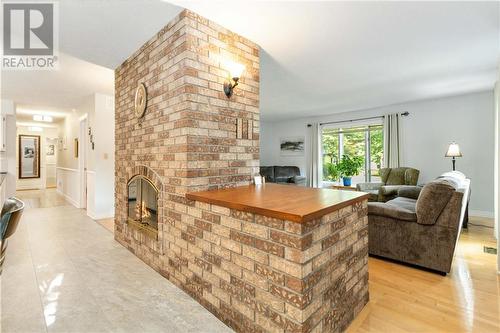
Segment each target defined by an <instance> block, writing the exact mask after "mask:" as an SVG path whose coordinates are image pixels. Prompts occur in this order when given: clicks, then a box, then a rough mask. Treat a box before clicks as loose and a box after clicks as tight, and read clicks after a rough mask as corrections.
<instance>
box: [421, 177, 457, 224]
mask: <svg viewBox="0 0 500 333" xmlns="http://www.w3.org/2000/svg"><path fill="white" fill-rule="evenodd" d="M455 186H456V184H454V183H453V182H451V181H450V180H446V179H439V178H438V179H436V180H433V181H432V182H430V183H428V184H426V185H425V186H424V188H423V189H422V191H420V195H419V197H418V200H417V204H416V213H417V222H418V223H419V224H429V225H432V224H435V223H436V221H437V219H438V217H439V215H440V214H441V212H442V211H443V209H444V207H446V205H447V204H448V202H449V201H450V198H451V196H452V195H453V193H454V192H455V190H456V187H455Z"/></svg>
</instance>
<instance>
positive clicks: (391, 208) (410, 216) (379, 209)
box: [368, 199, 417, 222]
mask: <svg viewBox="0 0 500 333" xmlns="http://www.w3.org/2000/svg"><path fill="white" fill-rule="evenodd" d="M394 200H396V199H394ZM394 200H391V201H394ZM391 201H388V202H385V203H383V202H369V203H368V214H370V215H378V216H383V217H389V218H393V219H396V220H401V221H407V222H415V221H416V220H417V215H416V214H415V210H413V211H412V210H410V209H407V208H404V207H403V206H399V205H397V204H391Z"/></svg>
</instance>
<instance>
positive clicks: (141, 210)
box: [135, 201, 151, 220]
mask: <svg viewBox="0 0 500 333" xmlns="http://www.w3.org/2000/svg"><path fill="white" fill-rule="evenodd" d="M135 215H136V216H138V217H140V219H141V220H143V219H147V218H149V217H151V213H150V212H149V210H148V209H147V208H146V203H145V202H144V201H142V202H138V203H137V204H136V206H135Z"/></svg>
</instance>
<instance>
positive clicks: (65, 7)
mask: <svg viewBox="0 0 500 333" xmlns="http://www.w3.org/2000/svg"><path fill="white" fill-rule="evenodd" d="M171 3H174V4H171ZM182 7H186V8H189V9H192V10H194V11H196V12H198V13H199V14H201V15H203V16H205V17H208V18H209V19H211V20H213V21H216V22H218V23H220V24H222V25H224V26H226V27H227V28H229V29H231V30H233V31H235V32H237V33H239V34H241V35H243V36H245V37H247V38H249V39H251V40H253V41H254V42H256V43H258V44H259V45H260V46H261V48H262V50H261V114H262V118H263V119H264V120H281V119H290V118H295V117H303V116H308V115H311V116H312V115H321V114H331V113H336V112H344V111H350V110H358V109H364V108H370V107H376V106H383V105H389V104H397V103H401V102H407V101H413V100H421V99H428V98H436V97H442V96H451V95H456V94H462V93H468V92H474V91H484V90H491V89H492V88H493V84H494V82H495V80H496V67H497V61H498V59H499V55H500V52H499V39H500V36H499V26H500V23H499V3H498V2H316V1H302V2H282V1H274V2H269V1H234V0H233V1H170V3H167V2H163V1H159V0H154V1H153V0H149V1H144V0H107V1H105V0H87V1H79V0H65V1H61V2H60V28H59V31H60V51H61V52H62V53H63V55H61V62H62V61H63V59H64V58H67V59H68V60H67V64H68V68H67V69H64V68H62V70H61V72H60V73H59V75H58V74H56V73H52V74H50V73H48V72H47V73H43V72H31V73H29V72H28V73H26V72H24V73H20V72H10V73H6V72H3V74H4V75H3V76H4V77H3V82H2V83H3V87H2V94H3V95H4V96H6V97H7V98H12V99H14V100H16V101H17V100H18V99H20V100H21V101H23V103H29V104H33V103H35V104H36V103H37V101H38V103H45V104H43V105H53V104H54V101H57V104H60V105H53V106H58V107H75V106H76V105H77V104H75V103H76V102H77V100H78V99H79V98H81V95H82V93H83V92H85V93H87V92H88V91H87V90H88V89H90V88H92V89H93V90H94V91H96V92H102V93H112V90H113V88H112V72H111V71H108V70H106V69H105V68H103V67H106V68H110V69H114V68H116V67H117V66H118V65H119V64H120V63H121V62H123V60H124V59H126V58H127V57H128V56H129V55H130V54H132V53H133V52H134V51H135V50H136V49H138V48H139V47H140V46H141V45H142V44H143V43H144V42H145V41H146V40H147V39H149V38H150V37H151V36H153V35H154V34H155V33H156V32H157V31H158V30H160V29H161V27H163V26H164V25H165V24H166V23H168V22H169V21H170V20H171V19H172V18H173V17H174V16H175V15H177V14H178V13H179V12H180V11H181V10H182ZM76 58H78V59H76ZM94 64H96V65H98V66H95V65H94ZM61 65H62V64H61ZM92 66H95V67H92ZM99 66H102V67H99ZM61 67H62V66H61ZM70 67H75V69H70ZM76 68H78V69H76ZM91 68H92V69H91ZM106 71H108V74H105V73H106ZM109 73H111V74H109ZM26 82H30V90H29V91H28V92H26V90H25V87H26V84H25V83H26ZM61 83H63V84H61ZM20 88H23V89H22V90H20ZM79 89H80V90H81V91H78V90H79ZM86 89H87V90H86ZM12 96H13V97H12ZM47 103H52V104H47ZM70 104H71V105H70Z"/></svg>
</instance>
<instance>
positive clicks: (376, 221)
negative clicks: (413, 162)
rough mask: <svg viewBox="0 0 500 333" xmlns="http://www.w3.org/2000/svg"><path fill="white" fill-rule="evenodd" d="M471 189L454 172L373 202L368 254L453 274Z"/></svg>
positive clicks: (371, 203) (466, 180) (464, 180)
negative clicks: (452, 269)
mask: <svg viewBox="0 0 500 333" xmlns="http://www.w3.org/2000/svg"><path fill="white" fill-rule="evenodd" d="M469 188H470V181H469V180H468V179H466V178H465V176H464V177H461V176H460V175H459V173H456V174H453V173H450V174H448V175H443V176H441V177H439V178H437V179H435V180H433V181H432V182H430V183H428V184H426V185H425V186H424V187H416V186H404V187H401V188H400V189H399V190H398V195H399V196H398V197H397V198H395V199H393V200H390V201H388V202H385V203H381V202H369V203H368V249H369V253H370V254H371V255H376V256H380V257H385V258H389V259H393V260H397V261H401V262H404V263H408V264H413V265H417V266H420V267H424V268H428V269H431V270H435V271H438V272H440V273H442V274H446V273H448V272H450V269H451V263H452V260H453V255H454V251H455V247H456V244H457V242H458V237H459V234H460V231H461V227H462V223H461V222H462V221H463V219H464V215H465V207H466V205H467V199H468V195H469Z"/></svg>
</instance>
